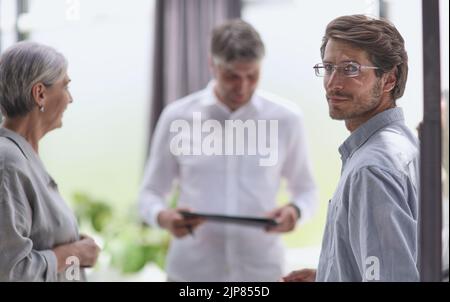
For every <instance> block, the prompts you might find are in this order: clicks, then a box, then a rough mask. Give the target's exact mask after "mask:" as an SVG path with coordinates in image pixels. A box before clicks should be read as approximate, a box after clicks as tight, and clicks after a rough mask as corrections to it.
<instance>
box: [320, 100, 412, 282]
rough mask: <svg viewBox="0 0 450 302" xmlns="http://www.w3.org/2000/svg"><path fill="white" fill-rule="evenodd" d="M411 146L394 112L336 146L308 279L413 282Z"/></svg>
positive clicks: (399, 115)
mask: <svg viewBox="0 0 450 302" xmlns="http://www.w3.org/2000/svg"><path fill="white" fill-rule="evenodd" d="M418 148H419V147H418V141H417V138H416V137H415V136H414V135H413V133H412V132H411V131H410V130H409V129H408V128H407V127H406V125H405V123H404V118H403V111H402V109H400V108H394V109H390V110H386V111H384V112H382V113H379V114H378V115H376V116H374V117H373V118H371V119H370V120H369V121H367V122H366V123H365V124H363V125H361V126H360V127H359V128H358V129H357V130H356V131H354V132H353V133H352V134H351V135H350V137H349V138H348V139H347V140H346V141H345V142H344V143H343V144H342V145H341V147H340V148H339V152H340V154H341V159H342V171H341V178H340V180H339V184H338V187H337V189H336V191H335V193H334V196H333V197H332V199H331V200H330V202H329V205H328V216H327V223H326V227H325V233H324V237H323V242H322V251H321V255H320V259H319V267H318V270H317V277H316V281H419V272H418V269H417V265H416V264H417V215H418V197H419V180H420V177H419V150H418Z"/></svg>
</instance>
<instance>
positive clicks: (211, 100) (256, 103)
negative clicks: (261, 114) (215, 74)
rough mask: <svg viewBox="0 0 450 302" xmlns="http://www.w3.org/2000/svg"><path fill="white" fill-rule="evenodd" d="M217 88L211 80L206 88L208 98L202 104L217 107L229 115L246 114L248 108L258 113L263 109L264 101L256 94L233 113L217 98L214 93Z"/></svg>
mask: <svg viewBox="0 0 450 302" xmlns="http://www.w3.org/2000/svg"><path fill="white" fill-rule="evenodd" d="M215 86H216V81H215V80H211V81H210V82H209V83H208V85H207V86H206V89H205V90H206V97H205V98H203V100H202V104H203V105H204V106H217V107H219V108H220V109H221V110H224V111H226V112H227V113H228V114H230V115H231V114H233V115H234V114H236V113H238V112H244V111H247V110H248V108H250V109H256V110H257V111H259V110H261V109H262V101H261V98H260V97H259V96H258V94H257V93H256V92H255V93H253V96H252V97H251V99H250V101H249V102H248V103H247V104H245V105H244V106H242V107H241V108H239V109H238V110H236V111H234V112H233V111H231V110H230V108H228V107H227V106H226V105H225V104H223V103H222V102H221V101H220V100H219V98H218V97H217V95H216V93H215V92H214V87H215Z"/></svg>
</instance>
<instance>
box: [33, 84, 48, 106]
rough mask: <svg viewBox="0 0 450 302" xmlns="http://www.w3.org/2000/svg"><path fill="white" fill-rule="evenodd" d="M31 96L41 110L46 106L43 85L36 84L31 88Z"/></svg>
mask: <svg viewBox="0 0 450 302" xmlns="http://www.w3.org/2000/svg"><path fill="white" fill-rule="evenodd" d="M31 95H32V96H33V100H34V102H35V103H36V105H37V106H38V107H39V108H40V107H42V106H45V104H44V103H45V85H44V84H42V83H37V84H34V86H33V87H32V88H31Z"/></svg>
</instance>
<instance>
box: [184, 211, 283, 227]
mask: <svg viewBox="0 0 450 302" xmlns="http://www.w3.org/2000/svg"><path fill="white" fill-rule="evenodd" d="M180 214H181V215H183V217H185V218H204V219H206V220H209V221H217V222H228V223H237V224H244V225H252V226H261V227H267V226H277V225H278V222H276V221H275V220H274V219H271V218H267V217H250V216H232V215H218V214H207V213H199V212H187V211H180Z"/></svg>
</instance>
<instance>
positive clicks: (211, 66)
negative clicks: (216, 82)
mask: <svg viewBox="0 0 450 302" xmlns="http://www.w3.org/2000/svg"><path fill="white" fill-rule="evenodd" d="M208 66H209V71H210V72H211V74H212V75H213V76H214V77H215V76H216V64H215V63H214V59H213V57H212V56H211V55H210V56H209V57H208Z"/></svg>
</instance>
